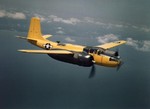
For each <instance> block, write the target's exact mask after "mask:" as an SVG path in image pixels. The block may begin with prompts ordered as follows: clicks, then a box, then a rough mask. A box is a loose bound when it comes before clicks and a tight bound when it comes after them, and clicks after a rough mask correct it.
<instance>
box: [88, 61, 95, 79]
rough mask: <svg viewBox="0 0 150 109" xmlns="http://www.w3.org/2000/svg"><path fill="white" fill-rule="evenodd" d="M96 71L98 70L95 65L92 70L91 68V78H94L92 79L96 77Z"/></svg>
mask: <svg viewBox="0 0 150 109" xmlns="http://www.w3.org/2000/svg"><path fill="white" fill-rule="evenodd" d="M95 71H96V68H95V65H94V64H93V65H92V68H91V72H90V75H89V78H92V77H94V76H95V74H96V72H95Z"/></svg>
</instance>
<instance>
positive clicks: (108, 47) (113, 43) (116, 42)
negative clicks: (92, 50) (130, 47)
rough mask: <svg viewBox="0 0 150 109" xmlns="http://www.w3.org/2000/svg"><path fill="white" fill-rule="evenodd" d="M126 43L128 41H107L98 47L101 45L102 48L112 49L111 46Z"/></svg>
mask: <svg viewBox="0 0 150 109" xmlns="http://www.w3.org/2000/svg"><path fill="white" fill-rule="evenodd" d="M125 43H126V41H124V40H120V41H115V42H110V43H106V44H103V45H98V46H96V47H100V48H103V49H110V48H114V47H116V46H120V45H122V44H125Z"/></svg>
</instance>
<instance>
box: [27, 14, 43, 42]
mask: <svg viewBox="0 0 150 109" xmlns="http://www.w3.org/2000/svg"><path fill="white" fill-rule="evenodd" d="M27 39H28V40H44V38H43V37H42V33H41V24H40V19H39V18H36V17H33V18H32V19H31V21H30V27H29V31H28V37H27Z"/></svg>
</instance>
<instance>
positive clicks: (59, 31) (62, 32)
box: [56, 30, 65, 34]
mask: <svg viewBox="0 0 150 109" xmlns="http://www.w3.org/2000/svg"><path fill="white" fill-rule="evenodd" d="M56 33H57V34H65V32H64V31H62V30H58V31H56Z"/></svg>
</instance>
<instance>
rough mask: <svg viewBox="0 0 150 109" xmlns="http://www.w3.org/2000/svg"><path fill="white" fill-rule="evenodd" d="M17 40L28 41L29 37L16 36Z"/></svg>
mask: <svg viewBox="0 0 150 109" xmlns="http://www.w3.org/2000/svg"><path fill="white" fill-rule="evenodd" d="M16 37H17V38H19V39H25V40H27V37H23V36H16Z"/></svg>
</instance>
